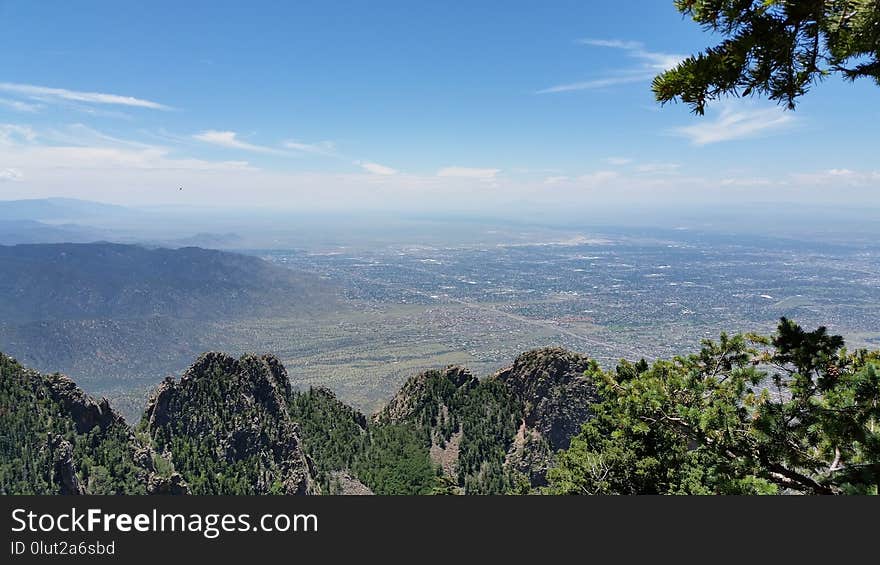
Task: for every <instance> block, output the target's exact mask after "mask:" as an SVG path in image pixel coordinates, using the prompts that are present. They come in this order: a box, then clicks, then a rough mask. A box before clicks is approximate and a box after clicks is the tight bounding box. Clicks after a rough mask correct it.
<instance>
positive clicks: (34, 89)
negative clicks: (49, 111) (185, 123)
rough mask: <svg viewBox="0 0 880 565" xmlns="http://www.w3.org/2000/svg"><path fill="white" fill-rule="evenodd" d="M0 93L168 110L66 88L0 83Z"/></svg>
mask: <svg viewBox="0 0 880 565" xmlns="http://www.w3.org/2000/svg"><path fill="white" fill-rule="evenodd" d="M0 91H2V92H9V93H12V94H19V95H21V96H24V97H26V98H29V99H32V100H41V101H56V102H57V101H59V100H67V101H71V102H87V103H90V104H114V105H120V106H132V107H136V108H150V109H152V110H168V109H170V108H169V107H168V106H165V105H164V104H159V103H158V102H153V101H151V100H143V99H141V98H134V97H133V96H120V95H118V94H105V93H102V92H81V91H77V90H67V89H66V88H50V87H47V86H35V85H32V84H16V83H11V82H0Z"/></svg>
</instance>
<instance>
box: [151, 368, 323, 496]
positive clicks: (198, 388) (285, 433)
mask: <svg viewBox="0 0 880 565" xmlns="http://www.w3.org/2000/svg"><path fill="white" fill-rule="evenodd" d="M290 399H291V389H290V381H289V379H288V376H287V371H286V370H285V369H284V367H283V366H282V365H281V363H280V362H279V361H278V359H277V358H275V357H273V356H271V355H263V356H256V355H244V356H242V357H241V358H240V359H235V358H233V357H231V356H228V355H225V354H222V353H215V352H212V353H206V354H204V355H202V356H201V357H200V358H199V360H198V361H196V362H195V364H193V365H192V366H191V367H190V368H189V369H188V370H187V371H186V372H185V373H184V375H183V377H181V379H180V381H178V382H175V381H174V380H173V379H166V380H165V381H164V382H163V383H162V384H161V385H160V386H159V388H158V390H157V391H156V393H155V394H154V395H153V397H152V398H151V399H150V402H149V404H148V406H147V410H146V413H145V414H144V419H143V422H142V425H143V427H144V429H145V430H146V431H147V433H148V434H149V435H150V437H151V438H152V439H153V441H154V442H155V443H156V445H157V446H158V448H159V449H160V450H162V451H164V452H166V453H168V454H169V456H170V458H171V460H172V461H173V462H174V465H175V467H176V468H177V469H178V470H179V471H180V472H181V474H182V475H183V476H184V478H185V479H186V481H187V482H188V483H189V485H190V488H191V490H192V491H193V493H195V494H316V493H317V492H318V490H319V486H318V483H317V481H316V480H315V474H316V469H315V468H314V464H313V463H312V462H311V461H310V460H309V458H308V457H307V456H306V455H305V453H304V452H303V450H302V447H301V441H300V437H299V432H298V429H297V426H296V424H295V423H294V421H293V419H292V418H291V417H290V413H289V411H288V403H289V401H290Z"/></svg>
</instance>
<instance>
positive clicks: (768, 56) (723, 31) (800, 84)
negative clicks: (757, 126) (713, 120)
mask: <svg viewBox="0 0 880 565" xmlns="http://www.w3.org/2000/svg"><path fill="white" fill-rule="evenodd" d="M675 7H676V8H677V9H678V10H679V11H680V12H681V13H682V14H685V15H686V16H690V17H691V18H693V20H694V21H695V22H697V23H699V24H700V25H701V26H703V27H704V28H705V29H707V30H709V31H712V32H714V33H717V34H720V35H722V36H723V37H724V39H723V41H722V42H721V43H720V44H719V45H716V46H714V47H709V48H707V49H706V50H704V51H703V52H701V53H698V54H696V55H693V56H691V57H688V58H687V59H685V60H684V61H682V62H681V63H680V64H679V65H678V66H676V67H675V68H673V69H671V70H668V71H666V72H664V73H662V74H660V75H659V76H657V77H656V78H655V79H654V83H653V85H652V90H653V91H654V95H655V97H656V98H657V100H658V101H659V102H661V103H666V102H671V101H678V100H681V101H682V102H684V103H686V104H688V105H689V106H690V107H691V108H692V110H693V111H694V112H695V113H697V114H701V115H702V114H703V112H704V111H705V107H706V103H707V102H708V101H711V100H717V99H719V98H721V97H723V96H737V97H739V96H749V95H753V94H754V95H761V96H766V97H768V98H770V99H771V100H775V101H777V102H779V103H782V104H785V105H786V106H787V107H788V108H789V109H794V107H795V101H796V99H797V98H798V97H800V96H802V95H803V94H805V93H806V92H807V91H808V90H809V88H810V87H811V86H812V85H813V84H814V83H816V82H817V81H819V80H821V79H823V78H825V77H828V76H831V75H835V74H836V75H841V76H843V77H844V78H846V79H848V80H855V79H857V78H871V79H873V80H874V81H875V82H876V83H877V84H878V85H880V0H675Z"/></svg>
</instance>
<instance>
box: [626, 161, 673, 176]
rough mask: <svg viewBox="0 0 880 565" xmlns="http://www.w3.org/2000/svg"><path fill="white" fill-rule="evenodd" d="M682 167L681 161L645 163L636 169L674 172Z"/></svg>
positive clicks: (654, 172)
mask: <svg viewBox="0 0 880 565" xmlns="http://www.w3.org/2000/svg"><path fill="white" fill-rule="evenodd" d="M680 168H681V165H680V164H679V163H644V164H642V165H638V166H636V171H638V172H640V173H649V174H655V175H656V174H667V175H668V174H672V173H677V172H678V170H679V169H680Z"/></svg>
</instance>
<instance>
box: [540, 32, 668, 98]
mask: <svg viewBox="0 0 880 565" xmlns="http://www.w3.org/2000/svg"><path fill="white" fill-rule="evenodd" d="M577 43H579V44H581V45H589V46H591V47H607V48H611V49H620V50H622V51H624V52H625V53H626V54H627V55H628V56H629V57H631V58H633V59H636V60H637V61H638V62H639V64H638V65H637V66H636V67H632V68H627V69H620V70H619V71H617V73H615V74H612V75H610V76H605V77H600V78H595V79H591V80H585V81H579V82H571V83H565V84H558V85H555V86H551V87H548V88H544V89H541V90H539V91H537V94H553V93H558V92H572V91H578V90H595V89H598V88H607V87H609V86H617V85H620V84H631V83H636V82H647V81H650V80H651V79H652V78H654V76H655V75H656V74H657V73H660V72H663V71H665V70H668V69H671V68H673V67H675V66H677V65H678V64H679V63H681V62H682V61H683V60H684V59H685V56H684V55H676V54H672V53H660V52H657V51H648V50H647V49H645V46H644V45H643V44H642V43H639V42H638V41H623V40H619V39H579V40H578V41H577Z"/></svg>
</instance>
